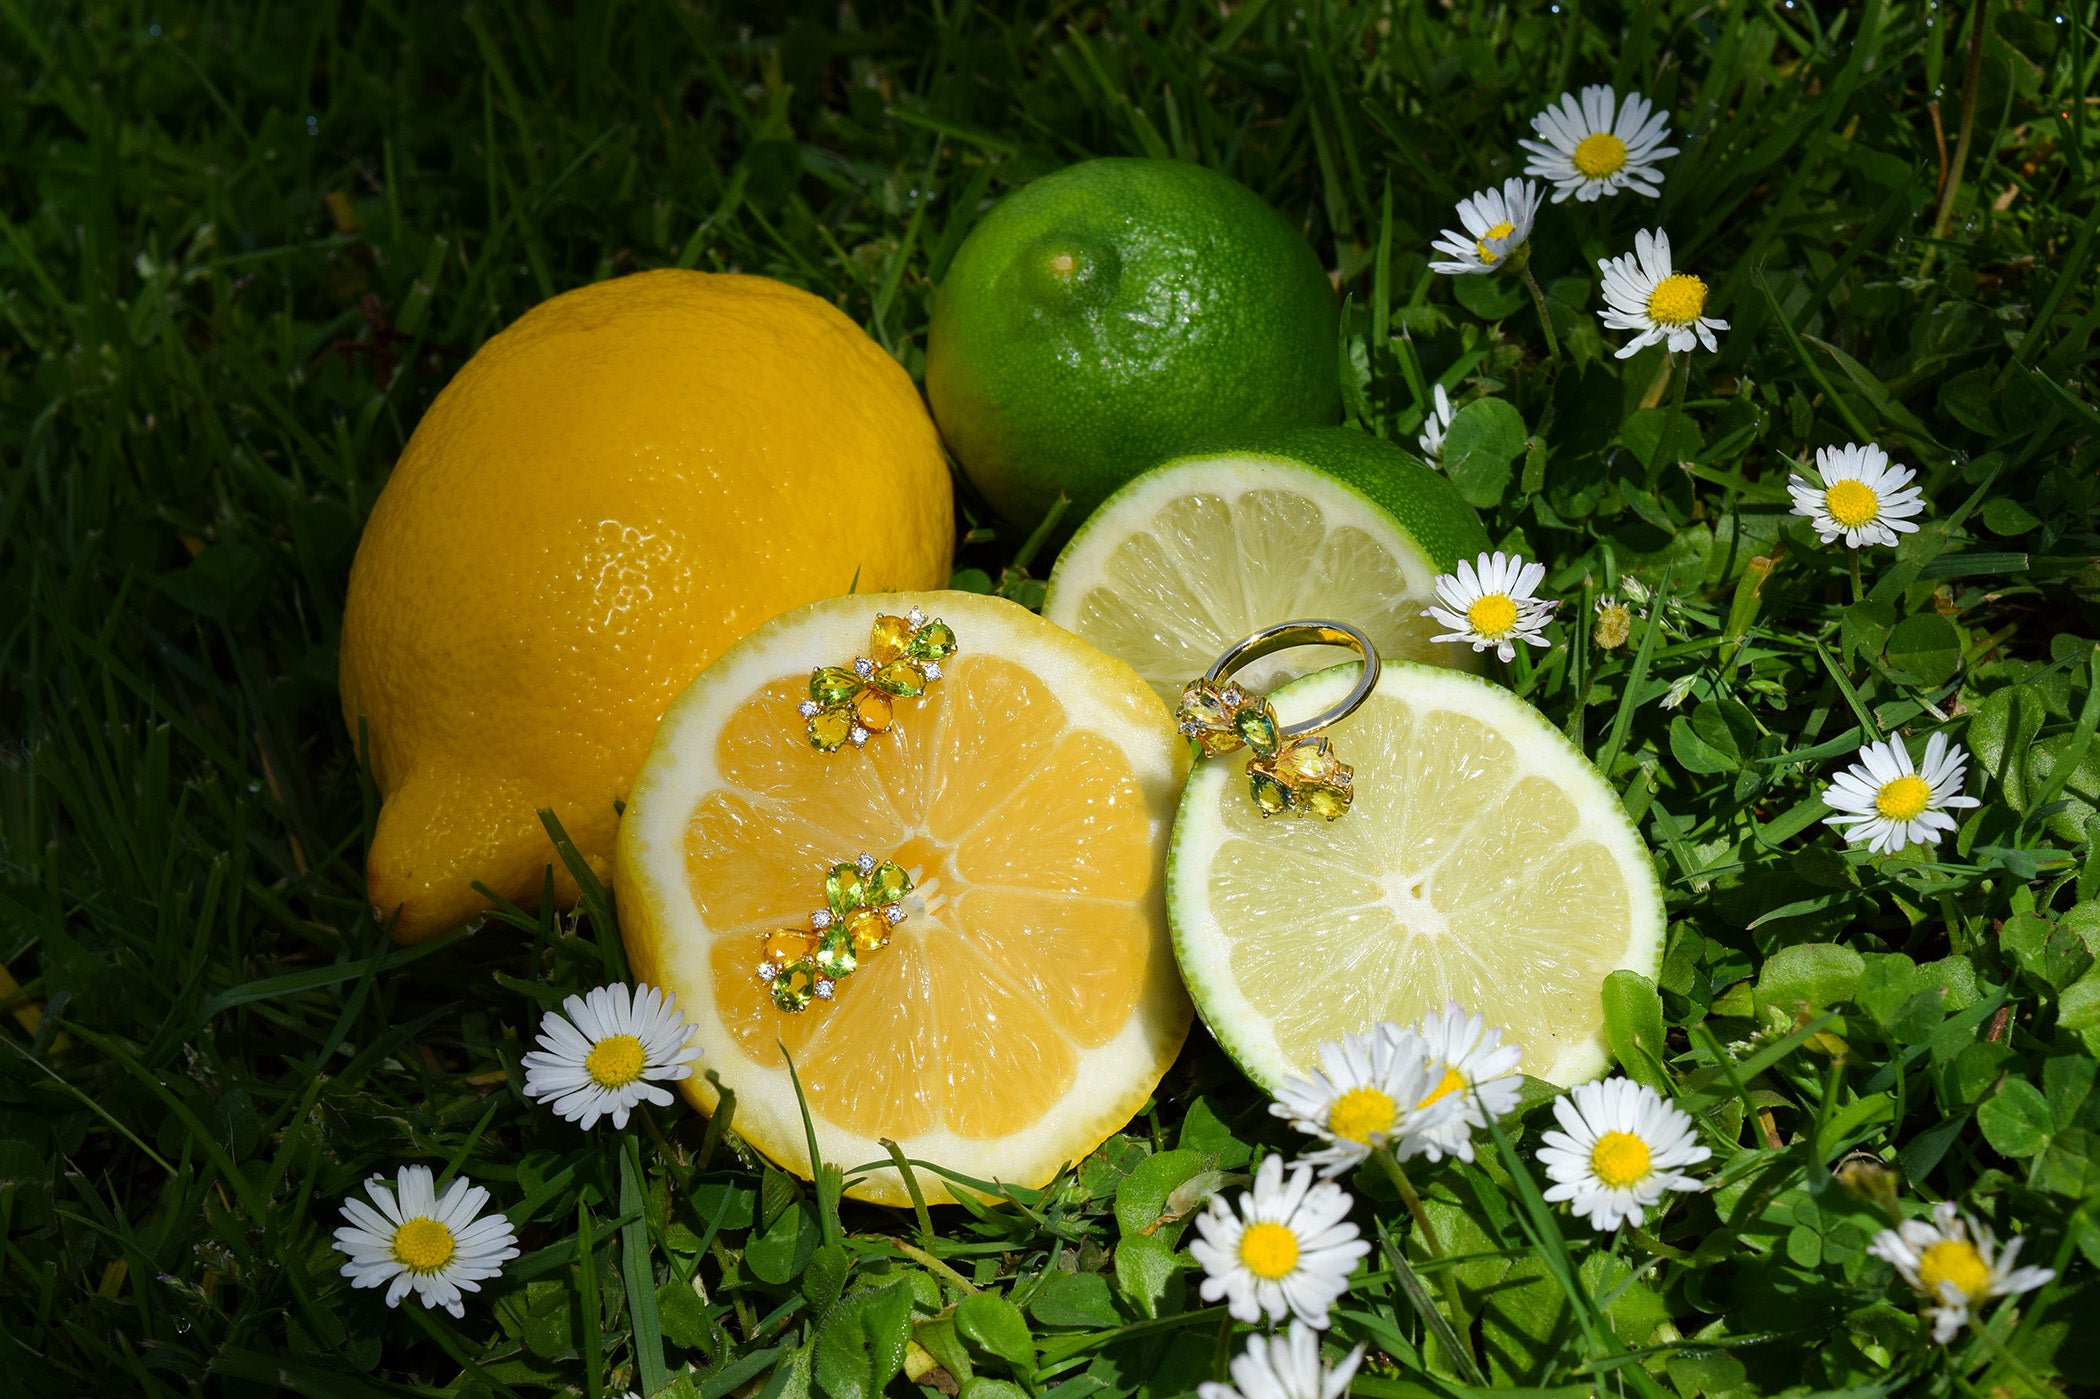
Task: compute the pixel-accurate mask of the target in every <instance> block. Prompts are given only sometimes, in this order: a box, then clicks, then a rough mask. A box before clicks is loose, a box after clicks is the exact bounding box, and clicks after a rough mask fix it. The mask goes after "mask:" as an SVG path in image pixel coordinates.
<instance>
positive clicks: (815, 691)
mask: <svg viewBox="0 0 2100 1399" xmlns="http://www.w3.org/2000/svg"><path fill="white" fill-rule="evenodd" d="M862 683H863V682H862V680H861V678H860V677H859V676H858V675H856V674H854V673H853V672H852V671H850V670H848V669H847V668H846V667H844V666H836V665H828V666H825V667H823V668H822V669H819V670H813V671H811V672H810V673H809V697H810V698H811V699H813V700H815V701H816V702H817V703H818V704H821V705H823V706H824V707H825V708H826V709H831V708H834V707H836V706H838V705H841V704H844V703H846V702H847V701H848V700H850V699H852V698H853V697H854V696H855V695H857V694H859V693H860V687H861V685H862Z"/></svg>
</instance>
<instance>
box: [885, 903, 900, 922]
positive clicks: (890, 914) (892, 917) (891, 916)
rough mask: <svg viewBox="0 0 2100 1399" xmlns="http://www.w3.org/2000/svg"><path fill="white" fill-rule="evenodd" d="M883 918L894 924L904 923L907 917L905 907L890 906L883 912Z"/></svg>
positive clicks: (898, 905)
mask: <svg viewBox="0 0 2100 1399" xmlns="http://www.w3.org/2000/svg"><path fill="white" fill-rule="evenodd" d="M882 916H883V917H884V918H887V919H888V920H889V921H890V922H892V923H902V922H903V921H904V917H905V915H904V905H903V904H890V905H888V906H886V907H885V908H884V909H883V910H882Z"/></svg>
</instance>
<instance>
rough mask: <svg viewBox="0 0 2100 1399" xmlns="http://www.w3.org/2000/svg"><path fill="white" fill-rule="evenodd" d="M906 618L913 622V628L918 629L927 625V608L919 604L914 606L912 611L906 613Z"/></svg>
mask: <svg viewBox="0 0 2100 1399" xmlns="http://www.w3.org/2000/svg"><path fill="white" fill-rule="evenodd" d="M904 620H905V621H907V622H909V623H911V625H912V630H914V631H916V630H918V629H919V628H920V627H923V626H925V625H926V612H925V609H924V608H921V607H918V606H914V607H913V608H912V610H911V611H909V612H907V613H905V614H904Z"/></svg>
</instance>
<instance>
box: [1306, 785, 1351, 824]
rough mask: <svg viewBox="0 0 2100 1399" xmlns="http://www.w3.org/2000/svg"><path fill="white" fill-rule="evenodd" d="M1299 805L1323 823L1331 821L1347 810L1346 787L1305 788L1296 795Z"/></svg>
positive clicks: (1347, 797) (1347, 795)
mask: <svg viewBox="0 0 2100 1399" xmlns="http://www.w3.org/2000/svg"><path fill="white" fill-rule="evenodd" d="M1298 802H1299V805H1301V806H1303V807H1304V808H1305V809H1306V810H1307V811H1309V812H1311V813H1312V814H1313V815H1315V816H1317V817H1319V818H1320V819H1321V820H1323V821H1332V820H1334V819H1335V818H1336V817H1338V816H1340V815H1341V814H1342V813H1343V812H1345V811H1347V810H1348V809H1349V790H1348V789H1347V788H1346V787H1325V786H1322V787H1307V788H1305V789H1304V790H1303V791H1301V792H1299V793H1298Z"/></svg>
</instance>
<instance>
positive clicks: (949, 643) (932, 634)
mask: <svg viewBox="0 0 2100 1399" xmlns="http://www.w3.org/2000/svg"><path fill="white" fill-rule="evenodd" d="M904 654H905V655H907V656H910V657H911V658H912V659H913V660H915V661H945V660H947V659H948V658H949V657H950V656H952V655H954V654H955V632H954V631H953V630H952V629H951V628H950V627H949V626H948V624H947V623H946V622H943V621H942V620H941V619H940V618H938V617H936V618H934V619H933V620H932V621H930V622H928V623H927V624H926V625H925V626H923V627H920V628H919V630H918V631H917V632H916V633H914V634H913V636H912V639H911V641H910V643H909V644H907V645H906V646H905V648H904Z"/></svg>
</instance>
